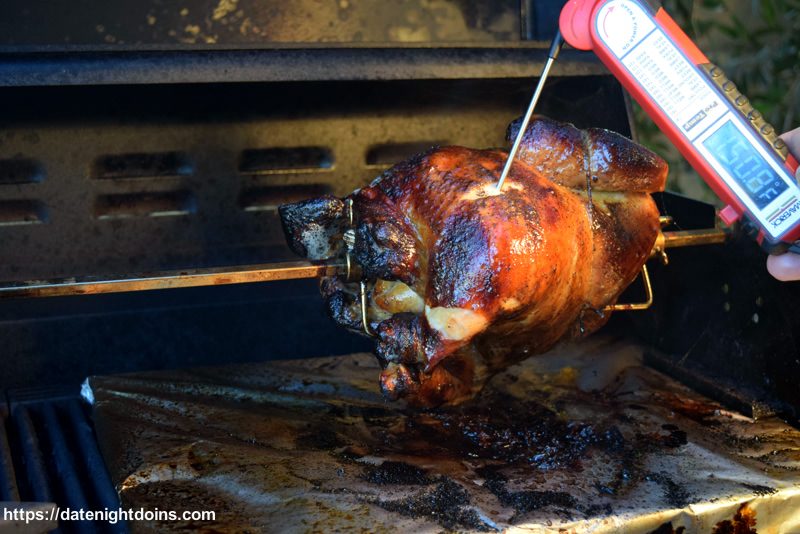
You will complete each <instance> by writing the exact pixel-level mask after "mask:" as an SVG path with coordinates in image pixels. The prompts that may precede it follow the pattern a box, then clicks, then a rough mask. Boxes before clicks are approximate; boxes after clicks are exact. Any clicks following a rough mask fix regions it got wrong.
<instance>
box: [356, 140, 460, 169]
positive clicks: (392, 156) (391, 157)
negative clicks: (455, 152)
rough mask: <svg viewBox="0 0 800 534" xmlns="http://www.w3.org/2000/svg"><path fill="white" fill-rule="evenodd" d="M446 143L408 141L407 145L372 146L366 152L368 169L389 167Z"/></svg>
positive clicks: (387, 144)
mask: <svg viewBox="0 0 800 534" xmlns="http://www.w3.org/2000/svg"><path fill="white" fill-rule="evenodd" d="M447 144H448V143H447V142H446V141H410V142H407V143H385V144H381V145H373V146H371V147H370V149H369V150H368V151H367V157H366V163H367V166H368V167H381V168H383V167H391V166H392V165H394V164H395V163H397V162H399V161H403V160H404V159H408V158H409V157H411V156H413V155H415V154H419V153H420V152H424V151H426V150H428V149H429V148H432V147H435V146H442V145H447Z"/></svg>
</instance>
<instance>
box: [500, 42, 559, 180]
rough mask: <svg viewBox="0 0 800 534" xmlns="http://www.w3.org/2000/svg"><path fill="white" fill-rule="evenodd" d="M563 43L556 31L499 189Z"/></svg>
mask: <svg viewBox="0 0 800 534" xmlns="http://www.w3.org/2000/svg"><path fill="white" fill-rule="evenodd" d="M563 45H564V39H563V38H562V37H561V32H560V31H556V35H555V37H553V44H551V45H550V52H549V53H548V54H547V61H546V62H545V64H544V68H543V69H542V74H541V76H539V82H538V83H537V84H536V90H535V91H534V92H533V98H531V103H530V104H528V111H526V112H525V117H524V118H523V119H522V124H520V127H519V132H517V137H516V139H514V144H513V145H512V146H511V151H510V152H509V153H508V159H506V164H505V165H504V166H503V172H502V174H500V179H499V180H498V181H497V190H498V191H500V190H501V189H502V188H503V182H505V181H506V177H507V176H508V172H509V171H510V170H511V165H512V164H513V163H514V158H515V157H516V156H517V151H518V150H519V145H520V143H521V142H522V138H523V136H524V135H525V130H527V129H528V123H529V122H530V121H531V117H533V110H534V108H536V103H537V102H538V101H539V96H540V95H541V94H542V89H544V82H545V81H546V80H547V76H548V75H549V74H550V69H551V68H552V66H553V63H555V61H556V58H557V57H558V53H559V52H560V51H561V47H562V46H563Z"/></svg>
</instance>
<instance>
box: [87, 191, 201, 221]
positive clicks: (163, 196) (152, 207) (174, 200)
mask: <svg viewBox="0 0 800 534" xmlns="http://www.w3.org/2000/svg"><path fill="white" fill-rule="evenodd" d="M195 209H196V202H195V199H194V196H193V195H192V194H191V193H190V192H189V191H168V192H164V193H130V194H119V195H103V196H100V197H98V198H97V200H96V201H95V206H94V216H95V217H96V218H98V219H124V218H129V217H169V216H177V215H188V214H190V213H193V212H194V211H195Z"/></svg>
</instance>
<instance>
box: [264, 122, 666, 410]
mask: <svg viewBox="0 0 800 534" xmlns="http://www.w3.org/2000/svg"><path fill="white" fill-rule="evenodd" d="M518 128H519V121H516V122H514V123H512V124H511V126H510V127H509V132H508V136H509V138H513V136H515V135H516V132H517V131H518ZM506 157H507V152H506V151H503V150H474V149H469V148H462V147H455V146H450V147H441V148H434V149H431V150H429V151H428V152H425V153H423V154H420V155H417V156H415V157H412V158H411V159H409V160H407V161H404V162H401V163H399V164H397V165H395V166H394V167H392V168H391V169H389V170H388V171H386V172H385V173H383V174H382V175H381V176H379V177H378V178H377V179H375V180H374V181H373V182H372V183H371V184H370V185H369V186H367V187H364V188H363V189H359V190H357V191H355V192H353V193H352V194H351V195H350V196H349V197H347V199H350V200H352V212H353V215H354V220H353V227H354V230H355V243H354V245H353V247H352V249H353V250H352V256H353V258H354V259H355V261H356V262H357V263H358V264H359V265H360V267H361V269H362V276H363V279H365V280H366V281H367V284H366V286H367V295H368V315H367V319H368V322H369V324H370V326H371V329H372V330H373V332H374V333H375V335H376V355H377V357H378V359H379V360H380V362H381V365H382V366H383V369H384V370H383V372H382V374H381V377H380V385H381V388H382V389H383V392H384V394H385V395H386V396H387V397H389V398H392V399H396V398H405V399H406V400H407V401H408V402H409V403H410V404H412V405H416V406H422V407H433V406H438V405H441V404H452V403H458V402H460V401H462V400H465V399H467V398H469V397H471V396H472V395H474V394H475V393H476V392H477V391H478V390H479V389H480V388H481V387H482V386H483V384H485V382H486V381H487V380H488V379H489V378H490V377H491V376H492V375H493V374H495V373H497V372H498V371H500V370H502V369H504V368H506V367H508V366H509V365H512V364H514V363H516V362H518V361H520V360H522V359H525V358H527V357H529V356H531V355H534V354H538V353H542V352H545V351H547V350H549V349H550V348H552V347H553V346H554V345H555V344H556V343H558V342H559V341H561V340H565V339H570V338H575V337H580V336H583V335H586V334H589V333H591V332H593V331H595V330H596V329H598V328H599V327H600V326H602V325H603V324H604V323H605V322H606V321H607V320H608V316H609V314H608V313H603V312H602V310H603V308H604V307H605V306H607V305H608V304H613V303H614V302H616V300H617V298H618V297H619V295H620V293H621V292H622V291H623V289H625V287H627V286H628V285H629V284H630V283H631V282H632V281H633V280H634V279H635V278H636V276H637V274H638V273H639V271H640V269H641V267H642V264H643V263H644V262H645V260H646V259H647V257H648V255H649V253H650V251H651V249H652V247H653V244H654V241H655V239H656V235H657V233H658V230H659V222H658V210H657V208H656V205H655V203H654V201H653V200H652V198H651V197H650V195H649V193H650V192H654V191H660V190H662V189H663V187H664V182H665V179H666V175H667V165H666V163H665V162H664V161H663V160H662V159H661V158H659V157H658V156H656V155H655V154H653V153H652V152H650V151H649V150H647V149H645V148H643V147H641V146H639V145H637V144H635V143H633V142H632V141H630V140H628V139H626V138H624V137H622V136H620V135H618V134H615V133H613V132H609V131H606V130H600V129H588V130H578V129H577V128H575V127H574V126H572V125H570V124H564V123H559V122H556V121H553V120H550V119H547V118H544V117H536V118H534V120H533V121H532V123H531V124H530V126H529V127H528V129H527V131H526V132H525V136H524V139H523V142H522V145H521V148H520V152H519V155H518V158H517V160H516V161H515V163H514V165H513V167H512V169H511V173H510V174H509V177H508V178H507V180H506V182H505V184H504V186H503V189H502V192H498V191H496V189H495V184H496V182H497V179H498V177H499V174H500V172H501V170H502V167H503V164H504V163H505V160H506ZM347 199H338V198H335V197H332V196H331V197H322V198H318V199H312V200H308V201H304V202H300V203H296V204H289V205H284V206H281V208H280V215H281V218H282V221H283V225H284V230H285V232H286V235H287V239H288V242H289V244H290V246H291V248H292V249H293V250H294V251H295V252H297V253H298V254H300V255H302V256H305V257H308V258H311V259H315V260H325V259H332V258H337V257H341V256H342V255H344V254H345V246H346V245H345V244H344V239H343V235H344V232H345V231H346V230H347V228H349V226H350V221H349V210H348V208H347V204H346V201H347ZM321 290H322V294H323V296H324V298H325V301H326V304H327V307H328V311H329V312H330V315H331V316H332V317H333V318H334V320H336V321H337V322H338V323H340V324H342V325H344V326H346V327H348V328H350V329H353V330H356V331H363V330H362V326H361V325H362V323H361V310H360V306H359V298H358V292H359V286H358V284H352V283H346V282H344V281H342V280H341V279H339V278H326V279H323V280H322V282H321Z"/></svg>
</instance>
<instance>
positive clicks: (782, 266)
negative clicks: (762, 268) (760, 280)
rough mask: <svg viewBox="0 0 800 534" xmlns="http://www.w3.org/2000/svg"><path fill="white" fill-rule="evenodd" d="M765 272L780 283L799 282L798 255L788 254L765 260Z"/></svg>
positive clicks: (799, 267) (799, 266)
mask: <svg viewBox="0 0 800 534" xmlns="http://www.w3.org/2000/svg"><path fill="white" fill-rule="evenodd" d="M767 271H769V274H771V275H772V276H774V277H775V278H777V279H778V280H780V281H782V282H792V281H795V280H800V255H798V254H792V253H790V252H788V253H786V254H781V255H779V256H769V257H768V258H767Z"/></svg>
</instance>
